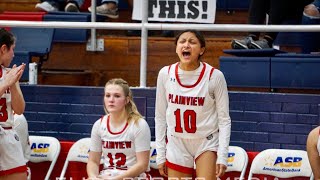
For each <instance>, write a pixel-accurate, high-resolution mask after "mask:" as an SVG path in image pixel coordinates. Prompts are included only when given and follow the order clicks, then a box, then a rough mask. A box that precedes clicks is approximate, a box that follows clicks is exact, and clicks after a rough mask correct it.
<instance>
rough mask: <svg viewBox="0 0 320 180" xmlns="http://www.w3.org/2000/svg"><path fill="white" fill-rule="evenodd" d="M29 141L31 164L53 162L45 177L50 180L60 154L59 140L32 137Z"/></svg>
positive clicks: (46, 137)
mask: <svg viewBox="0 0 320 180" xmlns="http://www.w3.org/2000/svg"><path fill="white" fill-rule="evenodd" d="M29 140H30V146H31V154H30V162H33V163H40V162H45V161H51V164H50V167H49V169H48V171H47V174H46V177H45V180H48V179H49V178H50V175H51V172H52V170H53V168H54V165H55V164H56V161H57V159H58V156H59V154H60V149H61V146H60V142H59V141H58V139H56V138H54V137H48V136H30V137H29Z"/></svg>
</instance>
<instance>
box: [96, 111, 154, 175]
mask: <svg viewBox="0 0 320 180" xmlns="http://www.w3.org/2000/svg"><path fill="white" fill-rule="evenodd" d="M150 141H151V134H150V128H149V125H148V124H147V122H146V121H145V120H144V119H139V120H138V122H136V123H134V122H130V123H127V124H125V125H124V127H122V129H117V130H115V129H114V128H112V126H111V124H110V116H109V115H105V116H103V117H102V118H101V119H99V120H98V121H96V122H95V123H94V125H93V128H92V132H91V145H90V151H95V152H102V155H103V157H104V169H120V170H127V169H129V168H130V167H132V166H133V165H134V164H136V162H137V158H136V153H137V152H142V151H149V150H150Z"/></svg>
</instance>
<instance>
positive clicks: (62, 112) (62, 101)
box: [21, 85, 320, 151]
mask: <svg viewBox="0 0 320 180" xmlns="http://www.w3.org/2000/svg"><path fill="white" fill-rule="evenodd" d="M21 88H22V91H23V94H24V97H25V100H26V103H27V106H26V112H25V116H26V118H27V120H28V122H29V131H30V135H47V136H54V137H56V138H58V139H59V140H68V141H76V140H78V139H80V138H83V137H89V136H90V132H91V128H92V125H93V123H94V122H95V121H96V120H97V119H99V118H100V117H101V116H102V115H103V114H104V110H103V106H102V101H103V99H102V97H103V87H75V86H41V85H38V86H30V85H22V86H21ZM132 90H133V94H134V97H135V102H136V104H137V106H138V109H139V111H140V112H141V113H142V114H143V115H144V116H145V117H146V120H147V122H148V123H149V125H150V128H151V132H152V137H153V139H154V110H155V108H154V104H155V88H144V89H142V88H136V89H135V88H134V89H132ZM229 96H230V116H231V118H232V133H231V145H237V146H241V147H243V148H244V149H246V150H247V151H261V150H264V149H267V148H285V149H305V143H306V138H307V134H308V133H309V131H310V130H311V129H312V128H314V127H316V126H318V125H319V124H320V123H319V121H320V117H319V112H320V111H319V109H320V108H319V104H320V95H306V94H283V93H259V92H234V91H231V92H230V93H229Z"/></svg>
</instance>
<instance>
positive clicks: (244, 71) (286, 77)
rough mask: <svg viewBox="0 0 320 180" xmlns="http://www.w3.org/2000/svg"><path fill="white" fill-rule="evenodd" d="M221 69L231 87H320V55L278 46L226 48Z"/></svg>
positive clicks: (273, 88) (274, 88)
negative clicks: (277, 47)
mask: <svg viewBox="0 0 320 180" xmlns="http://www.w3.org/2000/svg"><path fill="white" fill-rule="evenodd" d="M224 52H225V53H229V54H233V55H234V56H221V57H220V70H221V71H222V72H223V73H224V74H225V77H226V81H227V82H228V86H229V87H256V88H268V89H270V90H273V91H274V90H276V89H281V88H282V89H314V90H319V89H320V79H319V78H318V77H319V76H320V71H318V66H319V65H320V56H319V55H312V54H296V53H286V52H283V51H278V50H274V49H263V50H253V49H250V50H225V51H224Z"/></svg>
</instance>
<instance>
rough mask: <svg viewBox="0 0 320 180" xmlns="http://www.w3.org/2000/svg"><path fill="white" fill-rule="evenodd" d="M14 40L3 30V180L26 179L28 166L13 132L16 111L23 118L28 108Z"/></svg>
mask: <svg viewBox="0 0 320 180" xmlns="http://www.w3.org/2000/svg"><path fill="white" fill-rule="evenodd" d="M14 47H15V38H14V36H13V35H12V34H11V33H10V32H8V31H7V30H5V29H0V64H1V69H0V96H1V99H0V111H1V112H0V180H4V179H5V180H7V179H14V180H16V179H19V180H20V179H27V173H26V172H27V166H26V163H25V161H24V156H23V152H22V146H21V144H20V140H19V137H18V135H17V133H16V131H15V130H14V129H13V126H14V119H13V111H14V112H15V113H17V114H22V113H23V112H24V108H25V102H24V98H23V95H22V92H21V89H20V86H19V79H20V78H21V76H22V73H23V71H24V68H25V64H22V65H20V66H16V65H13V67H12V68H11V69H8V68H7V67H9V65H10V63H11V61H12V59H13V57H14Z"/></svg>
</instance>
